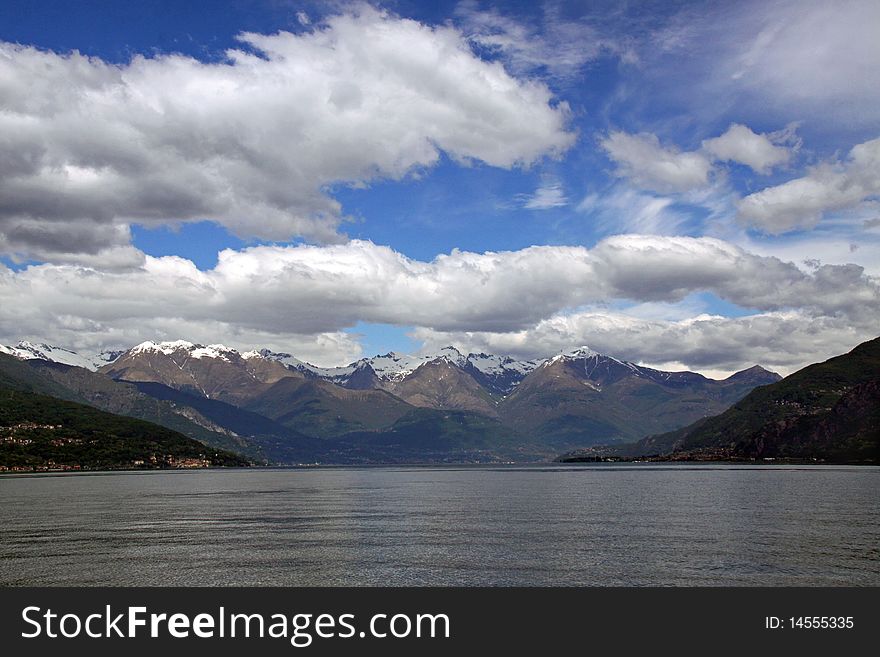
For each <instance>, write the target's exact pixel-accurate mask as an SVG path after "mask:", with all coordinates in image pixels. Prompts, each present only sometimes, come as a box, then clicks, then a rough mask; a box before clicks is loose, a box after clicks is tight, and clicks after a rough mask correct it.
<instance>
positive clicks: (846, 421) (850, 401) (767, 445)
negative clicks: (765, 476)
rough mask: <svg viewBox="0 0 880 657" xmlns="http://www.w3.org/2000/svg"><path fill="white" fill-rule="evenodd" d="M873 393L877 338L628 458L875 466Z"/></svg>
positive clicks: (878, 362) (879, 374)
mask: <svg viewBox="0 0 880 657" xmlns="http://www.w3.org/2000/svg"><path fill="white" fill-rule="evenodd" d="M878 386H880V338H877V339H874V340H871V341H869V342H865V343H863V344H861V345H859V346H858V347H856V348H855V349H853V350H852V351H850V352H849V353H847V354H844V355H842V356H837V357H835V358H831V359H830V360H827V361H825V362H823V363H817V364H815V365H810V366H808V367H805V368H804V369H802V370H800V371H798V372H795V373H794V374H792V375H790V376H788V377H786V378H785V379H783V380H782V381H779V382H778V383H774V384H772V385H768V386H763V387H761V388H756V389H755V390H753V391H752V392H751V393H749V394H748V395H747V396H746V397H745V398H744V399H742V400H741V401H740V402H738V403H736V404H734V405H733V406H732V407H731V408H730V409H728V410H727V411H725V412H724V413H721V414H720V415H717V416H715V417H711V418H708V419H704V420H701V421H698V422H696V423H694V424H691V425H690V426H687V427H685V428H683V429H678V430H676V431H672V432H669V433H666V434H661V435H657V436H651V437H649V438H646V439H644V440H641V441H639V442H638V443H636V445H635V446H634V447H633V448H631V449H630V450H628V453H630V454H633V455H649V454H671V453H680V454H687V453H694V454H697V453H700V452H702V453H705V454H707V455H709V454H711V453H713V452H714V453H715V454H716V455H717V456H719V457H722V456H725V455H726V456H730V457H746V458H804V459H814V458H815V459H825V460H834V461H876V460H877V459H878V456H880V452H878V450H880V422H878V415H880V410H878V409H880V400H878V399H877V389H878Z"/></svg>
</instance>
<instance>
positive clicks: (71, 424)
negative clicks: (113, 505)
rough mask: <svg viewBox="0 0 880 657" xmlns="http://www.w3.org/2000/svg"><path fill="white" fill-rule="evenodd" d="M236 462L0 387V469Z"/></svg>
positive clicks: (181, 440)
mask: <svg viewBox="0 0 880 657" xmlns="http://www.w3.org/2000/svg"><path fill="white" fill-rule="evenodd" d="M246 464H247V461H246V460H245V459H243V458H242V457H240V456H238V455H235V454H232V453H230V452H225V451H222V450H218V449H214V448H210V447H207V446H205V445H203V444H202V443H199V442H197V441H195V440H192V439H191V438H187V437H186V436H184V435H182V434H180V433H177V432H175V431H171V430H169V429H166V428H164V427H160V426H158V425H155V424H151V423H149V422H144V421H142V420H136V419H133V418H128V417H123V416H119V415H113V414H111V413H105V412H103V411H99V410H97V409H95V408H92V407H91V406H85V405H83V404H77V403H74V402H70V401H66V400H62V399H57V398H55V397H49V396H47V395H42V394H38V393H34V392H30V391H25V390H21V389H15V388H12V387H8V386H0V467H2V468H4V469H10V468H11V469H16V468H22V469H27V468H38V469H39V468H47V467H48V468H55V467H60V468H75V469H79V468H132V467H206V466H208V465H246Z"/></svg>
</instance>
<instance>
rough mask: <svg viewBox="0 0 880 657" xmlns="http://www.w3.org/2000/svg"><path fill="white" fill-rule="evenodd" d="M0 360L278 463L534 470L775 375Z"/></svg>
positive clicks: (148, 345)
mask: <svg viewBox="0 0 880 657" xmlns="http://www.w3.org/2000/svg"><path fill="white" fill-rule="evenodd" d="M0 351H2V352H5V353H7V354H9V355H11V356H14V357H15V358H17V359H19V360H20V361H24V363H27V364H28V365H29V367H30V368H31V370H32V371H34V372H35V373H38V374H39V376H40V377H41V378H42V379H43V380H45V381H48V382H51V383H52V385H54V386H56V390H57V389H60V390H61V392H60V393H59V394H58V396H60V397H62V398H65V399H69V400H72V401H77V402H81V403H87V404H91V405H93V406H96V407H98V408H101V409H102V410H106V411H110V412H114V413H119V414H123V415H129V416H133V417H138V418H140V419H144V420H148V421H151V422H155V423H157V424H160V425H162V426H166V427H168V428H171V429H174V430H175V431H180V432H181V433H184V434H186V435H188V436H190V437H192V438H195V439H197V440H200V441H202V442H204V443H207V444H210V445H214V446H217V447H221V448H224V449H233V450H236V451H238V452H240V453H243V454H247V455H248V456H249V457H251V458H254V459H256V460H258V461H263V462H279V463H302V462H313V461H321V462H328V461H334V462H369V461H376V460H381V461H396V460H416V461H420V460H428V461H438V460H439V461H448V460H453V461H454V460H458V461H470V460H475V461H487V460H489V461H492V460H535V459H542V458H546V457H548V456H552V455H555V454H557V453H559V451H561V450H564V449H567V448H575V447H582V446H585V445H592V444H597V443H615V442H632V441H635V440H638V439H639V438H642V437H644V436H646V435H649V434H652V433H658V432H662V431H668V430H673V429H678V428H680V427H682V426H685V425H687V424H689V423H691V422H693V421H695V420H698V419H700V418H704V417H707V416H710V415H714V414H717V413H720V412H721V411H723V410H725V409H726V408H727V407H729V406H730V405H731V404H733V403H734V402H736V401H738V400H739V399H741V398H742V397H743V396H744V395H746V394H747V393H748V392H749V391H751V390H752V389H753V388H755V387H756V386H760V385H766V384H769V383H773V382H775V381H778V380H779V378H780V377H779V376H778V375H777V374H774V373H772V372H768V371H767V370H764V369H762V368H760V367H757V366H755V367H753V368H750V369H748V370H744V371H743V372H739V373H737V374H734V375H733V376H731V377H729V378H727V379H724V380H721V381H717V380H713V379H708V378H706V377H704V376H702V375H700V374H696V373H693V372H663V371H659V370H655V369H651V368H647V367H642V366H639V365H637V364H634V363H629V362H626V361H621V360H618V359H616V358H613V357H610V356H606V355H602V354H598V353H596V352H594V351H592V350H590V349H588V348H585V347H584V348H580V349H577V350H574V351H572V352H570V353H567V354H558V355H556V356H554V357H552V358H548V359H539V360H516V359H514V358H510V357H504V356H496V355H491V354H482V353H481V354H474V353H471V354H462V353H460V352H459V351H458V350H457V349H455V348H453V347H446V348H444V349H442V350H440V351H439V352H438V353H435V354H431V355H422V356H406V355H402V354H395V353H389V354H385V355H381V356H375V357H373V358H364V359H361V360H358V361H356V362H354V363H351V364H349V365H347V366H344V367H335V368H321V367H316V366H314V365H311V364H309V363H306V362H304V361H301V360H299V359H297V358H295V357H294V356H292V355H290V354H286V353H275V352H272V351H269V350H266V349H262V350H254V351H247V352H239V351H237V350H235V349H231V348H228V347H225V346H223V345H207V346H204V345H199V344H194V343H191V342H186V341H182V340H180V341H174V342H144V343H142V344H139V345H137V346H135V347H133V348H131V349H128V350H126V351H122V352H105V353H102V354H99V355H95V356H87V355H81V354H77V353H76V352H73V351H71V350H68V349H64V348H60V347H55V346H52V345H45V344H34V343H26V342H22V343H19V344H18V345H16V346H14V347H0Z"/></svg>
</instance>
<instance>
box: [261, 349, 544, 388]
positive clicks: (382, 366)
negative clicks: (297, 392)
mask: <svg viewBox="0 0 880 657" xmlns="http://www.w3.org/2000/svg"><path fill="white" fill-rule="evenodd" d="M265 352H266V350H263V352H260V353H264V355H265V356H266V357H268V358H274V359H276V360H278V361H279V362H283V363H285V364H286V365H288V366H289V367H292V368H294V369H298V370H300V371H301V372H303V373H305V374H307V375H311V376H316V377H318V378H321V379H324V380H325V381H330V382H331V383H336V384H338V385H342V386H345V387H349V388H365V387H382V388H393V387H394V384H397V383H400V382H401V381H403V380H404V379H406V378H408V377H409V376H410V375H411V374H413V372H415V371H416V370H417V369H419V368H420V367H421V366H422V365H425V364H426V363H434V362H437V361H443V362H446V363H449V364H451V365H454V366H456V367H459V368H461V369H462V370H464V371H465V372H467V373H468V374H470V375H471V376H473V377H474V378H475V379H476V380H477V381H478V382H479V383H480V384H482V385H484V386H486V387H487V388H489V389H490V390H491V391H492V392H496V393H500V394H507V393H508V392H510V391H511V390H512V389H513V388H515V387H516V385H517V384H518V383H519V382H520V381H521V380H522V379H523V378H524V377H525V376H526V375H527V374H528V373H529V372H531V371H532V370H534V369H535V368H536V367H538V365H540V364H541V363H542V362H543V361H542V360H515V359H513V358H511V357H509V356H494V355H490V354H483V353H479V354H474V353H470V354H467V355H464V354H462V353H461V352H460V351H459V350H458V349H456V348H455V347H452V346H449V347H443V348H442V349H440V350H439V351H437V352H435V353H431V354H421V355H407V354H399V353H396V352H393V351H392V352H389V353H387V354H383V355H378V356H373V357H371V358H361V359H360V360H357V361H355V362H353V363H350V364H348V365H346V366H344V367H315V366H314V365H310V364H309V363H304V362H302V361H299V360H297V359H295V358H293V357H291V356H290V355H289V354H273V353H272V352H268V353H265Z"/></svg>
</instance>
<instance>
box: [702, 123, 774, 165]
mask: <svg viewBox="0 0 880 657" xmlns="http://www.w3.org/2000/svg"><path fill="white" fill-rule="evenodd" d="M703 150H705V151H707V152H708V153H710V154H711V155H712V156H714V157H715V158H716V159H718V160H724V161H732V162H739V163H740V164H745V165H747V166H749V167H751V168H752V169H753V170H754V171H756V172H758V173H762V174H767V173H770V170H771V169H772V168H773V167H775V166H779V165H780V164H785V163H786V162H788V160H789V158H790V157H791V151H790V150H789V149H788V148H786V147H785V146H780V145H777V144H775V143H773V140H772V138H771V137H769V136H768V135H764V134H760V135H759V134H756V133H755V132H753V131H752V130H751V128H749V127H748V126H745V125H741V124H739V123H733V124H731V126H730V127H729V128H728V129H727V132H725V133H724V134H723V135H721V136H720V137H715V138H714V139H706V140H704V141H703Z"/></svg>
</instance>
